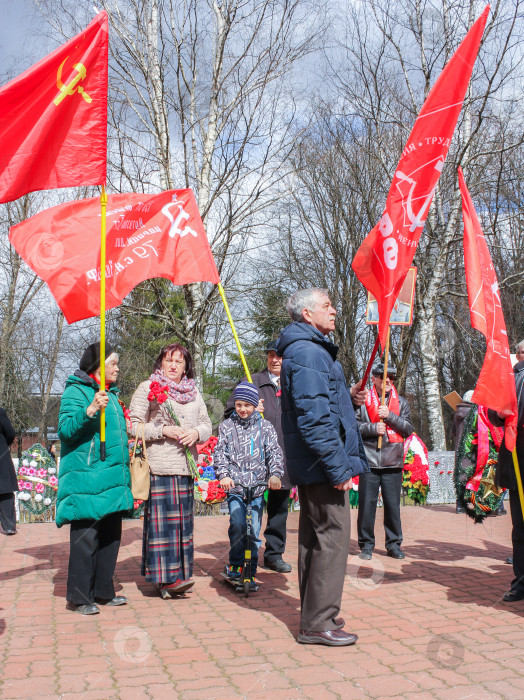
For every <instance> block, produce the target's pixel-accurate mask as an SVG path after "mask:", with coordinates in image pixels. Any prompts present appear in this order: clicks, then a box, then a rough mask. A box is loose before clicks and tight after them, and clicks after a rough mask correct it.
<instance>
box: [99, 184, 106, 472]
mask: <svg viewBox="0 0 524 700" xmlns="http://www.w3.org/2000/svg"><path fill="white" fill-rule="evenodd" d="M100 209H101V212H102V216H101V223H100V390H101V391H104V390H105V388H106V210H107V194H106V188H105V186H104V185H102V194H101V195H100ZM100 459H101V461H102V462H105V459H106V411H105V408H102V410H101V411H100Z"/></svg>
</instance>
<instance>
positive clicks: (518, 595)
mask: <svg viewBox="0 0 524 700" xmlns="http://www.w3.org/2000/svg"><path fill="white" fill-rule="evenodd" d="M502 600H503V601H504V602H505V603H516V602H517V600H524V590H523V589H519V588H510V589H509V591H506V593H504V595H503V596H502Z"/></svg>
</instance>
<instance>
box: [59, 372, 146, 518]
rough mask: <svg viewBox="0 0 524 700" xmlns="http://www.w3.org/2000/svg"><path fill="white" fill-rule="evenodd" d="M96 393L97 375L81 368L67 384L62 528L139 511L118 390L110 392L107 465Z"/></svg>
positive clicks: (61, 430) (61, 479) (61, 429)
mask: <svg viewBox="0 0 524 700" xmlns="http://www.w3.org/2000/svg"><path fill="white" fill-rule="evenodd" d="M96 391H98V385H97V384H96V383H95V382H94V381H93V380H92V379H91V377H89V376H88V375H87V374H85V372H82V371H81V370H77V371H76V372H75V374H74V375H71V376H70V377H69V379H68V380H67V383H66V388H65V391H64V394H63V396H62V401H61V403H60V415H59V417H58V436H59V438H60V440H61V458H60V470H59V476H58V494H57V501H56V524H57V526H58V527H62V525H64V524H66V523H70V522H71V521H72V520H83V519H84V518H87V519H93V520H98V519H100V518H103V517H104V515H109V514H110V513H117V512H119V511H125V510H129V509H131V508H133V495H132V493H131V488H130V487H131V476H130V473H129V450H128V446H127V433H126V422H125V418H124V413H123V411H122V407H121V406H120V404H119V403H118V389H117V388H116V387H115V386H111V387H110V388H109V391H108V393H109V404H108V405H107V408H106V412H105V415H106V459H105V461H104V462H101V461H100V413H99V412H98V413H96V414H95V416H94V417H92V418H90V417H89V416H88V415H87V413H86V409H87V407H88V406H89V404H90V403H91V402H92V401H93V398H94V396H95V393H96Z"/></svg>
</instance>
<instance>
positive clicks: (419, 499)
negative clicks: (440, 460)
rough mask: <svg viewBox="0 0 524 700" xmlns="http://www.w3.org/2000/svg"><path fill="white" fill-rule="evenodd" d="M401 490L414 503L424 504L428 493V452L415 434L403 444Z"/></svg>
mask: <svg viewBox="0 0 524 700" xmlns="http://www.w3.org/2000/svg"><path fill="white" fill-rule="evenodd" d="M402 488H403V489H404V491H405V492H406V493H407V495H408V496H409V497H410V498H411V499H413V500H414V501H415V502H416V503H420V504H421V505H423V504H425V503H426V500H427V497H428V491H429V460H428V450H427V447H426V445H424V443H423V442H422V440H421V439H420V438H419V437H418V435H416V434H415V433H413V434H412V435H411V436H410V437H409V438H408V439H407V440H406V442H405V443H404V472H403V479H402Z"/></svg>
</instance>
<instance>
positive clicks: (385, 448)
mask: <svg viewBox="0 0 524 700" xmlns="http://www.w3.org/2000/svg"><path fill="white" fill-rule="evenodd" d="M396 376H397V370H396V368H395V367H391V366H390V367H388V373H387V377H386V398H385V404H384V405H383V406H381V405H380V401H381V397H382V385H383V377H384V365H382V364H379V365H376V366H375V367H374V368H373V386H372V387H371V390H370V391H369V392H368V395H367V398H366V401H365V403H364V405H362V406H360V407H359V408H358V410H357V412H356V415H357V421H358V423H359V427H360V434H361V436H362V439H363V441H364V448H365V450H366V457H367V460H368V463H369V466H370V471H369V472H365V473H364V474H361V475H360V481H359V485H358V499H359V500H358V520H357V527H358V544H359V547H360V558H361V559H371V556H372V553H373V549H374V547H375V515H376V510H377V500H378V493H379V488H380V489H381V490H382V500H383V502H384V529H385V531H386V549H387V554H388V556H389V557H394V558H395V559H404V556H405V555H404V552H403V551H402V550H401V549H400V545H401V544H402V525H401V523H400V492H401V489H402V468H403V464H404V440H405V439H406V438H407V437H409V436H410V435H411V433H412V432H413V430H414V428H413V424H412V423H411V413H410V410H409V405H408V402H407V401H406V399H404V398H402V397H401V396H399V395H398V392H397V390H396V388H395V385H394V383H393V382H394V380H395V378H396ZM380 435H381V436H382V448H381V449H380V450H379V449H378V439H379V436H380Z"/></svg>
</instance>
